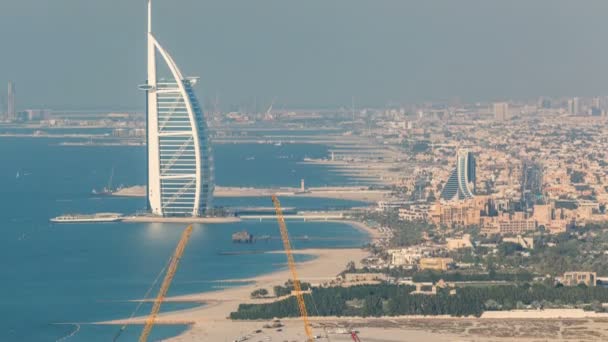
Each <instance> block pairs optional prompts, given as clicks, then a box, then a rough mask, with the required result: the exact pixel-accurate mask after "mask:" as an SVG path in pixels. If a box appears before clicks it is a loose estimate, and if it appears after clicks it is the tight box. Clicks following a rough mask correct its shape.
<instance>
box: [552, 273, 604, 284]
mask: <svg viewBox="0 0 608 342" xmlns="http://www.w3.org/2000/svg"><path fill="white" fill-rule="evenodd" d="M560 282H561V283H562V284H564V285H565V286H577V285H578V284H585V285H587V286H595V285H596V282H597V275H596V273H595V272H566V273H564V275H563V276H562V277H561V278H560Z"/></svg>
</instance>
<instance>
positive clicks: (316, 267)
mask: <svg viewBox="0 0 608 342" xmlns="http://www.w3.org/2000/svg"><path fill="white" fill-rule="evenodd" d="M268 253H284V252H283V251H272V252H268ZM294 253H295V254H305V255H312V256H314V257H315V258H314V259H312V260H308V261H304V262H299V263H297V267H298V275H299V278H300V280H301V281H306V282H311V283H313V284H318V283H320V282H324V281H330V280H333V279H335V277H336V276H337V275H338V274H339V273H340V272H342V271H343V270H344V269H345V267H346V264H347V263H348V262H350V261H354V262H355V263H356V264H359V260H361V259H363V258H364V257H365V256H367V254H368V253H367V252H366V251H365V250H363V249H361V248H327V249H302V250H297V251H294ZM289 279H291V273H290V271H289V269H286V268H284V266H281V269H280V270H277V271H274V272H271V273H266V274H261V275H258V276H256V277H252V278H239V279H231V280H230V281H231V282H233V283H234V282H236V281H239V282H248V284H243V285H241V286H234V287H230V288H226V289H221V290H216V291H209V292H200V293H195V294H189V295H182V296H176V297H169V298H167V299H166V300H165V301H164V302H165V303H170V302H193V303H203V304H204V305H203V306H200V307H195V308H191V309H184V310H178V311H173V312H167V313H162V314H160V315H159V316H158V318H157V323H156V324H159V325H163V324H170V323H171V322H191V323H192V324H190V325H189V328H188V329H187V330H186V331H184V332H183V333H182V334H180V335H178V336H175V337H173V338H171V339H169V341H201V340H209V341H220V340H224V339H226V338H228V337H230V339H231V340H232V339H233V338H234V339H236V338H238V337H239V336H240V335H244V334H246V333H249V332H252V331H255V330H257V329H260V328H261V325H262V323H260V322H256V321H232V320H230V319H228V318H227V317H228V316H229V315H230V313H231V312H233V311H236V310H237V308H238V305H239V304H243V303H268V302H272V301H274V300H275V299H276V298H274V297H273V298H264V299H251V298H250V294H251V292H253V291H254V290H257V289H260V288H265V289H267V290H269V291H272V287H273V286H276V285H283V284H284V283H285V282H286V281H287V280H289ZM145 319H146V316H140V317H135V318H133V319H122V320H121V319H119V320H110V321H104V322H97V323H96V324H101V325H108V324H115V325H119V324H143V323H144V322H145ZM295 322H297V323H298V324H295V326H294V328H296V327H297V328H301V327H300V325H299V323H300V322H299V320H296V321H295ZM297 328H296V329H297ZM297 330H298V331H299V330H302V329H297ZM294 333H295V331H294ZM233 335H234V336H233Z"/></svg>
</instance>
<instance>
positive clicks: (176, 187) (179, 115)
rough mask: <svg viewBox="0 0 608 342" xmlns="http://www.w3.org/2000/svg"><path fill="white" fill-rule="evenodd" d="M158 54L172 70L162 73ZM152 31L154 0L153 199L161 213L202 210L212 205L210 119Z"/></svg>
mask: <svg viewBox="0 0 608 342" xmlns="http://www.w3.org/2000/svg"><path fill="white" fill-rule="evenodd" d="M157 56H158V57H160V58H159V62H161V63H164V64H165V65H166V68H168V70H169V74H168V75H167V78H160V77H158V75H157V61H156V59H157ZM196 81H197V78H196V77H184V76H182V73H181V71H180V70H179V69H178V67H177V65H176V64H175V62H174V61H173V58H172V57H171V56H170V55H169V53H168V52H167V51H166V50H165V49H164V48H163V47H162V46H161V45H160V44H159V43H158V41H157V40H156V38H155V37H154V35H153V34H152V1H151V0H148V81H147V84H146V85H145V86H142V87H141V88H142V89H144V90H146V92H147V96H146V98H147V106H146V108H147V124H148V133H147V135H148V205H149V207H150V210H151V211H152V213H153V214H155V215H159V216H202V215H205V214H206V213H208V211H209V209H211V208H212V200H213V190H214V175H213V172H214V170H213V155H212V149H211V144H210V141H209V137H208V133H209V132H208V129H207V123H206V120H205V116H204V114H203V111H202V107H201V105H200V104H199V102H198V100H197V98H196V95H195V94H194V90H193V87H194V85H195V84H196Z"/></svg>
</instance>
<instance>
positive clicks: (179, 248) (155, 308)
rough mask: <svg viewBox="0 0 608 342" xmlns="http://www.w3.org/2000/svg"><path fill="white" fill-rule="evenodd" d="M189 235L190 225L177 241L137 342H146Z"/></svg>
mask: <svg viewBox="0 0 608 342" xmlns="http://www.w3.org/2000/svg"><path fill="white" fill-rule="evenodd" d="M191 235H192V225H190V226H188V228H186V230H184V232H183V233H182V238H181V239H180V240H179V243H178V244H177V247H176V248H175V252H174V253H173V257H171V262H170V263H169V268H168V269H167V274H166V275H165V279H163V284H162V285H161V287H160V290H159V291H158V296H156V299H155V300H154V305H153V306H152V311H151V312H150V316H148V318H147V319H146V325H145V326H144V330H143V331H142V332H141V336H139V342H146V341H147V340H148V336H149V335H150V332H151V331H152V327H153V326H154V322H155V321H156V316H158V312H159V311H160V305H161V304H162V303H163V300H164V299H165V296H166V295H167V291H169V286H170V285H171V281H172V280H173V277H174V276H175V271H177V266H178V265H179V260H180V259H181V257H182V254H184V249H186V245H187V244H188V241H189V240H190V236H191Z"/></svg>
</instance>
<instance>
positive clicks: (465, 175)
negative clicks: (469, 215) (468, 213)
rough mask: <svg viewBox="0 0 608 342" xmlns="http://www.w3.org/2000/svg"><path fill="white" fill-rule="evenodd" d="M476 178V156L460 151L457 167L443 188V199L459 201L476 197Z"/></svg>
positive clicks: (467, 151) (463, 150)
mask: <svg viewBox="0 0 608 342" xmlns="http://www.w3.org/2000/svg"><path fill="white" fill-rule="evenodd" d="M476 176H477V175H476V165H475V156H474V155H473V153H472V152H470V151H469V150H466V149H462V150H459V151H458V155H457V157H456V167H455V168H454V170H453V171H452V173H451V174H450V177H449V178H448V181H447V182H446V183H445V185H444V187H443V191H442V192H441V199H442V200H444V201H459V200H467V199H471V198H473V197H475V181H476V178H477V177H476Z"/></svg>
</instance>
